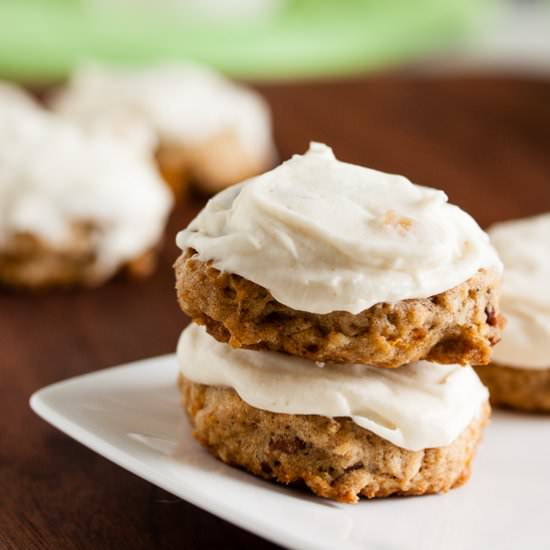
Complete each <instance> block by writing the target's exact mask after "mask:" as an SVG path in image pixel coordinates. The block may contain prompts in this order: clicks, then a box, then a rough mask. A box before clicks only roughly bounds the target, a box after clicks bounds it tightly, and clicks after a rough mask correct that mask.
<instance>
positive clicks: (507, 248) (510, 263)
mask: <svg viewBox="0 0 550 550" xmlns="http://www.w3.org/2000/svg"><path fill="white" fill-rule="evenodd" d="M489 235H490V237H491V240H492V242H493V244H494V246H495V248H496V249H497V251H498V252H499V254H500V257H501V258H502V261H503V262H504V266H505V271H504V279H503V285H502V301H501V309H502V312H503V313H504V315H505V317H506V319H507V320H508V324H507V326H506V329H505V330H504V333H503V337H502V341H501V342H500V343H499V344H497V346H495V348H494V350H493V361H495V362H496V363H501V364H503V365H509V366H512V367H517V368H530V369H547V368H550V214H544V215H542V216H536V217H533V218H526V219H521V220H513V221H508V222H504V223H499V224H496V225H494V226H493V227H491V228H490V229H489Z"/></svg>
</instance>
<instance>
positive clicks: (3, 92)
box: [0, 82, 40, 110]
mask: <svg viewBox="0 0 550 550" xmlns="http://www.w3.org/2000/svg"><path fill="white" fill-rule="evenodd" d="M0 106H2V108H8V107H9V108H10V109H26V110H29V109H36V110H39V109H40V107H39V106H38V104H37V103H36V102H35V101H34V100H33V99H32V98H31V96H30V95H29V94H27V93H26V92H24V91H23V90H22V89H21V88H19V87H17V86H15V85H14V84H11V83H9V82H0Z"/></svg>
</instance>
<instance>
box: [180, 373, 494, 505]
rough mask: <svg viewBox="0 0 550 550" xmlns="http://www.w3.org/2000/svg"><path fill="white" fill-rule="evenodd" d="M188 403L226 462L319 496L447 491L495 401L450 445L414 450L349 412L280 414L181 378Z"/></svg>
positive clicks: (464, 469)
mask: <svg viewBox="0 0 550 550" xmlns="http://www.w3.org/2000/svg"><path fill="white" fill-rule="evenodd" d="M179 386H180V390H181V396H182V404H183V407H184V408H185V410H186V411H187V414H188V415H189V418H190V420H191V422H192V424H193V427H194V431H193V435H194V437H195V438H196V439H197V440H198V441H199V442H200V443H201V444H202V445H204V446H205V447H206V448H207V449H208V450H209V451H210V452H211V453H212V454H213V455H214V456H216V457H217V458H219V459H221V460H222V461H223V462H225V463H227V464H231V465H234V466H240V467H242V468H244V469H245V470H248V471H249V472H251V473H253V474H255V475H257V476H260V477H263V478H265V479H268V480H275V481H278V482H279V483H284V484H287V485H288V484H291V483H300V482H302V483H305V484H306V485H307V487H308V488H309V489H310V490H311V491H312V492H313V493H315V494H316V495H318V496H321V497H325V498H330V499H334V500H337V501H340V502H347V503H354V502H357V501H358V500H359V497H361V496H364V497H367V498H378V497H386V496H390V495H424V494H430V493H441V492H447V491H449V490H450V489H452V488H454V487H459V486H461V485H462V484H464V483H465V482H466V481H467V480H468V478H469V475H470V463H471V461H472V459H473V457H474V453H475V450H476V446H477V444H478V442H479V440H480V437H481V431H482V429H483V427H484V426H485V425H486V424H487V422H488V419H489V415H490V407H489V405H488V404H485V405H484V406H483V409H482V412H481V414H480V416H479V417H478V418H477V419H475V420H474V421H472V422H471V424H470V425H469V426H468V427H467V428H466V429H465V430H464V431H463V432H462V434H461V435H460V436H459V437H458V438H457V439H456V440H455V441H454V442H453V443H451V444H450V445H448V446H446V447H441V448H437V449H425V450H421V451H408V450H406V449H402V448H400V447H397V446H396V445H393V444H392V443H389V442H388V441H386V440H384V439H382V438H380V437H378V436H377V435H375V434H374V433H372V432H370V431H368V430H365V429H363V428H361V427H359V426H357V425H356V424H354V423H353V422H352V420H350V419H347V418H325V417H322V416H314V415H288V414H277V413H271V412H267V411H263V410H260V409H256V408H254V407H251V406H250V405H248V404H247V403H245V402H244V401H243V400H241V399H240V397H239V396H238V395H237V393H236V392H235V391H234V390H233V389H230V388H222V387H217V386H205V385H202V384H196V383H194V382H191V381H189V380H187V379H185V378H184V377H183V376H180V379H179Z"/></svg>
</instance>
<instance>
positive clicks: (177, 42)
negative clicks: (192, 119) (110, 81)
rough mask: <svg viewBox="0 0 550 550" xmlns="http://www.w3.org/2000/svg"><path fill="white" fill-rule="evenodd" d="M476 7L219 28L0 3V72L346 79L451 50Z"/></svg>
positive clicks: (67, 3)
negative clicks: (196, 69)
mask: <svg viewBox="0 0 550 550" xmlns="http://www.w3.org/2000/svg"><path fill="white" fill-rule="evenodd" d="M127 1H128V0H127ZM160 3H161V2H160V1H159V4H160ZM480 4H483V2H481V3H480V1H479V0H288V2H287V3H286V5H285V6H284V7H283V9H281V10H280V11H279V12H278V13H277V14H276V15H275V16H274V17H272V18H267V19H264V20H261V19H260V20H258V21H257V22H255V23H252V22H250V21H248V22H243V23H235V22H227V23H225V24H222V22H221V21H217V22H216V21H212V20H211V21H205V20H202V21H198V20H192V19H190V18H188V17H187V18H185V17H183V16H182V15H181V13H179V14H176V13H175V12H167V11H164V12H162V13H161V12H160V11H158V10H155V11H151V10H150V9H149V10H147V9H145V7H144V5H143V4H141V7H140V5H139V4H136V5H135V6H132V7H131V8H128V4H126V8H124V3H121V2H116V1H115V0H112V2H111V4H109V3H108V2H106V1H103V2H102V3H101V4H99V5H101V6H102V7H101V8H94V7H93V6H94V5H93V2H92V1H91V0H80V1H78V0H42V1H39V0H0V74H1V75H2V76H4V77H10V78H14V79H18V80H23V81H28V82H44V81H48V80H53V79H58V78H62V77H63V76H65V75H66V74H67V73H68V72H69V71H70V70H71V69H72V68H73V67H74V66H75V64H77V63H78V62H80V61H82V60H85V59H102V60H109V61H112V62H121V63H132V64H134V63H145V62H151V61H155V60H159V59H163V60H166V59H194V60H197V61H202V62H205V63H208V64H211V65H213V66H214V67H217V68H218V69H220V70H223V71H224V72H226V73H228V74H230V75H233V76H237V77H244V78H251V79H265V78H295V77H311V76H320V75H336V74H349V73H353V72H357V71H362V70H366V69H371V68H376V67H380V66H383V65H385V64H388V63H396V62H401V61H405V60H408V59H412V58H414V57H415V56H418V55H420V54H422V53H426V52H428V51H430V50H431V49H433V48H436V47H438V46H441V45H444V44H446V43H448V42H449V41H450V40H452V39H454V38H456V37H457V36H459V35H461V34H463V33H464V32H465V31H466V30H467V29H468V28H470V26H471V24H472V23H473V22H474V21H475V19H476V17H477V16H478V15H479V13H478V12H479V9H480Z"/></svg>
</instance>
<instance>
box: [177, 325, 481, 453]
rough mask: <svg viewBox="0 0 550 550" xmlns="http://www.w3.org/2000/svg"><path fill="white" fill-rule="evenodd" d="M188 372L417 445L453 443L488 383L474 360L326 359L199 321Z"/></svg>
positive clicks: (182, 358) (186, 357)
mask: <svg viewBox="0 0 550 550" xmlns="http://www.w3.org/2000/svg"><path fill="white" fill-rule="evenodd" d="M177 356H178V362H179V366H180V370H181V372H182V374H183V375H184V376H185V377H186V378H188V379H189V380H192V381H194V382H197V383H200V384H208V385H215V386H226V387H230V388H234V389H235V391H236V392H237V393H238V394H239V396H240V397H241V399H242V400H243V401H245V402H246V403H248V404H249V405H252V406H253V407H256V408H258V409H262V410H266V411H271V412H275V413H286V414H315V415H321V416H326V417H333V418H334V417H349V418H351V419H352V420H353V421H354V422H355V423H356V424H357V425H358V426H361V427H362V428H365V429H366V430H370V431H372V432H374V433H375V434H377V435H379V436H380V437H382V438H384V439H386V440H388V441H390V442H391V443H393V444H395V445H398V446H399V447H403V448H405V449H410V450H413V451H416V450H420V449H426V448H431V447H442V446H445V445H448V444H450V443H452V442H453V441H454V440H455V439H456V438H457V437H458V436H459V435H460V433H461V432H462V431H463V430H464V429H465V428H466V427H467V426H468V424H470V422H472V420H473V419H474V418H476V417H477V416H478V415H479V412H480V410H481V406H482V403H484V402H485V401H487V397H488V393H487V389H486V388H485V387H484V386H483V384H481V382H480V381H479V378H478V377H477V375H476V374H475V372H474V371H473V370H472V368H471V367H460V366H458V365H436V364H434V363H428V362H426V361H420V362H418V363H414V364H411V365H407V366H405V367H400V368H398V369H380V368H375V367H369V366H365V365H346V364H331V363H326V364H324V365H323V366H321V365H318V364H316V363H314V362H313V361H308V360H306V359H301V358H298V357H293V356H291V355H285V354H282V353H275V352H269V351H261V352H260V351H250V350H236V349H233V348H231V347H230V346H228V345H227V344H221V343H220V342H217V341H216V340H214V339H213V338H211V337H210V336H208V334H207V333H206V331H205V330H204V328H202V327H199V326H197V325H190V326H188V327H187V328H186V329H185V330H184V331H183V332H182V334H181V337H180V340H179V343H178V351H177Z"/></svg>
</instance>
